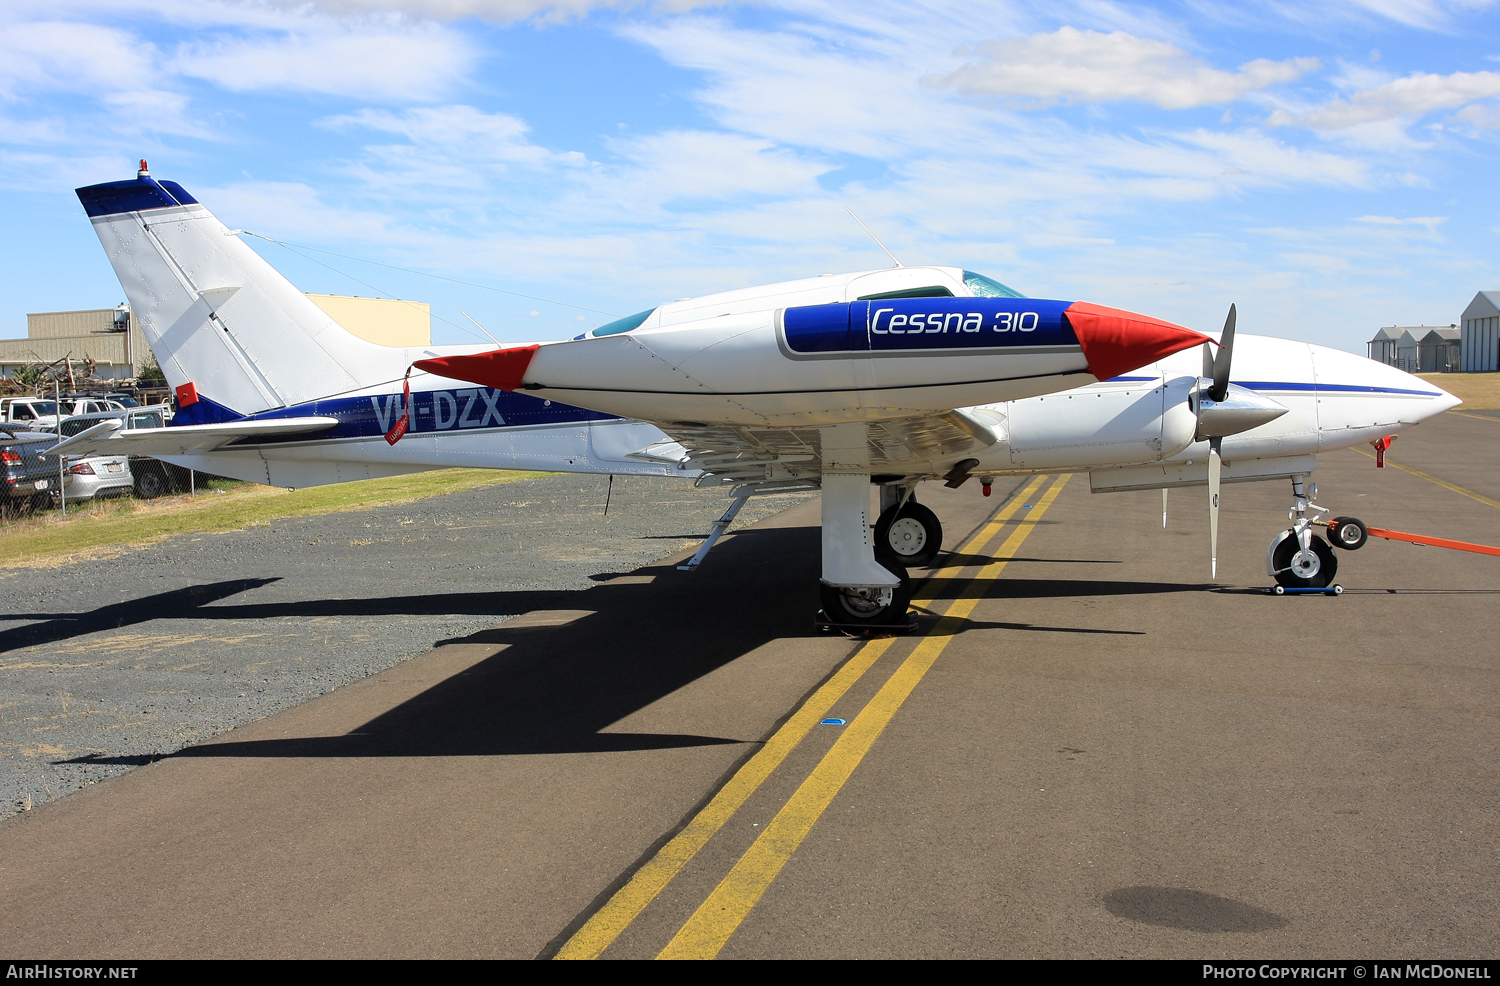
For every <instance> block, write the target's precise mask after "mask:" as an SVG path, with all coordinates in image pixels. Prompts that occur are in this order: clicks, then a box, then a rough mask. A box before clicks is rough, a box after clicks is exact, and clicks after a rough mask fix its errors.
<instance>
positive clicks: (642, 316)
mask: <svg viewBox="0 0 1500 986" xmlns="http://www.w3.org/2000/svg"><path fill="white" fill-rule="evenodd" d="M654 311H656V309H655V308H648V309H646V310H645V311H643V312H636V313H635V314H634V315H626V316H625V317H624V318H617V319H615V320H614V321H613V322H607V323H605V324H604V325H601V326H599V327H598V328H597V329H595V330H594V331H593V332H590V333H589V335H592V336H594V337H595V338H597V337H599V336H612V335H617V334H619V333H621V332H629V331H630V330H631V329H636V328H640V325H641V323H642V322H644V321H646V319H648V318H650V317H651V313H652V312H654Z"/></svg>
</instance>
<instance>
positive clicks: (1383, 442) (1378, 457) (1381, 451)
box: [1370, 435, 1396, 469]
mask: <svg viewBox="0 0 1500 986" xmlns="http://www.w3.org/2000/svg"><path fill="white" fill-rule="evenodd" d="M1395 440H1396V436H1395V435H1387V436H1385V437H1384V438H1377V439H1375V440H1374V441H1373V442H1371V443H1370V444H1371V445H1373V446H1375V468H1376V469H1384V468H1385V450H1386V449H1388V448H1390V447H1391V443H1392V442H1394V441H1395Z"/></svg>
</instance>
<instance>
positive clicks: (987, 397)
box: [57, 161, 1458, 627]
mask: <svg viewBox="0 0 1500 986" xmlns="http://www.w3.org/2000/svg"><path fill="white" fill-rule="evenodd" d="M78 197H79V199H80V200H81V201H82V202H83V206H84V209H85V210H86V212H87V213H88V215H89V216H90V217H91V219H92V221H93V224H94V229H95V231H96V232H97V233H98V234H99V239H100V241H101V242H102V243H103V245H104V249H105V251H106V252H107V253H108V254H109V259H110V262H111V263H112V264H113V265H114V269H115V273H116V274H117V275H118V276H119V278H120V283H121V284H122V285H123V286H124V288H125V293H126V295H127V297H129V299H130V304H131V307H132V308H133V310H134V311H135V313H136V317H137V319H139V321H140V325H141V329H142V331H143V332H144V333H145V335H146V338H147V340H148V341H149V342H150V344H151V348H152V351H153V352H154V353H155V354H156V358H157V361H158V362H159V364H160V365H161V368H162V370H163V372H164V373H165V374H166V377H167V381H168V383H169V384H170V385H171V386H172V387H173V388H175V391H176V394H177V403H178V407H179V411H178V413H177V416H176V417H175V418H174V420H173V421H172V425H171V427H169V428H165V429H156V430H154V431H121V430H119V428H120V425H119V422H117V421H109V422H105V423H103V424H101V425H98V426H95V427H93V428H90V429H89V430H87V431H84V432H82V433H80V434H79V435H77V436H75V437H73V438H71V439H69V440H67V441H65V442H63V443H62V444H61V445H59V446H58V447H57V452H58V453H60V454H72V455H83V454H89V453H92V452H96V451H102V450H105V449H107V450H109V451H110V452H117V453H126V452H129V453H135V454H144V455H154V456H159V457H161V458H163V459H166V460H167V461H170V462H174V463H177V464H178V465H181V466H185V467H191V468H194V469H199V470H202V471H205V472H211V473H217V474H220V475H225V476H233V477H237V478H241V479H246V480H251V481H254V482H260V483H267V484H271V485H275V486H289V487H301V486H316V485H320V484H324V483H337V482H344V481H347V480H354V479H366V478H370V477H374V476H390V475H395V474H399V473H405V472H414V471H418V470H422V469H433V468H442V467H448V466H480V467H486V468H494V469H543V470H556V471H565V472H589V473H610V474H624V475H656V476H678V477H688V478H694V479H696V480H697V482H698V484H699V485H701V486H710V485H712V486H723V487H725V488H726V490H727V491H728V492H729V494H730V496H731V497H732V498H733V502H732V505H731V506H730V507H729V509H728V510H727V511H726V513H725V514H724V516H723V517H722V518H721V519H720V521H719V522H718V523H717V524H715V525H714V530H713V532H712V534H711V535H710V538H709V539H708V541H706V542H705V544H704V545H703V547H702V549H700V551H699V553H698V555H697V556H696V557H695V558H694V559H693V560H692V561H691V562H689V563H688V564H687V565H685V566H683V567H685V568H691V567H693V566H695V565H696V564H697V563H698V562H699V561H700V560H701V559H702V557H703V555H704V554H705V553H706V552H707V550H708V548H709V547H710V546H711V545H712V544H713V541H714V540H715V539H716V538H717V537H718V535H719V534H721V533H722V532H723V530H724V529H725V528H726V527H727V526H728V525H729V523H730V522H731V521H732V520H733V518H734V515H735V513H736V512H737V511H738V510H739V508H740V506H741V505H743V503H744V502H745V500H746V498H748V497H750V496H754V495H757V494H767V493H779V492H788V491H794V490H813V489H816V490H820V491H821V494H822V579H821V583H822V586H821V591H822V603H823V607H824V611H825V613H826V616H827V618H828V619H829V621H830V622H832V623H835V624H839V625H843V626H853V627H871V626H890V625H895V624H900V623H902V622H904V620H905V614H906V608H907V605H908V603H909V601H910V598H911V588H910V581H909V579H908V577H907V574H906V567H907V566H908V565H923V564H927V563H929V562H931V561H932V560H933V558H934V557H935V556H936V555H937V553H938V550H939V547H940V545H941V542H942V532H941V527H940V525H939V523H938V520H937V518H936V517H935V516H934V515H933V514H932V512H931V511H930V510H928V509H926V508H925V507H923V506H922V505H920V504H918V503H917V502H916V500H915V498H914V496H913V493H914V491H915V490H916V487H917V485H918V484H919V483H921V482H922V481H923V480H930V479H942V480H945V481H946V482H947V484H948V485H949V486H958V485H960V484H962V483H963V482H965V481H966V480H967V479H969V478H970V477H975V476H977V477H979V479H980V481H981V483H982V484H983V486H984V491H985V493H986V494H988V492H989V484H990V483H991V482H992V481H993V479H994V478H995V477H997V476H1004V475H1017V474H1026V473H1038V472H1088V473H1089V474H1090V481H1091V484H1092V488H1093V489H1094V491H1095V492H1105V491H1115V490H1141V489H1162V490H1163V491H1165V490H1166V489H1167V488H1168V487H1173V486H1201V485H1204V484H1208V486H1209V492H1210V532H1211V538H1210V539H1211V545H1212V544H1213V543H1214V542H1216V539H1217V534H1216V531H1217V520H1218V498H1219V497H1218V494H1219V489H1218V487H1219V483H1220V481H1221V480H1223V481H1227V482H1235V481H1244V480H1264V479H1274V478H1280V477H1286V478H1290V479H1291V480H1292V483H1293V491H1294V494H1295V498H1294V506H1293V515H1294V517H1293V519H1294V520H1296V523H1295V524H1294V525H1293V527H1292V528H1291V529H1290V530H1288V531H1283V532H1282V533H1281V534H1280V535H1279V536H1278V538H1277V540H1276V541H1275V542H1273V544H1272V548H1271V551H1270V553H1269V555H1268V569H1269V570H1270V573H1271V574H1272V575H1274V576H1275V577H1276V578H1277V580H1278V581H1280V582H1282V583H1283V584H1285V585H1292V586H1303V587H1314V586H1322V585H1327V584H1328V583H1329V582H1330V581H1331V579H1332V575H1333V569H1334V568H1335V566H1336V562H1335V560H1334V557H1333V553H1332V552H1331V551H1330V550H1329V548H1328V543H1327V542H1325V541H1324V540H1322V539H1321V538H1317V537H1314V536H1313V534H1312V532H1311V524H1312V519H1311V518H1310V517H1309V512H1311V513H1312V514H1313V516H1314V517H1315V516H1316V515H1317V514H1318V513H1322V512H1326V511H1324V510H1323V508H1321V507H1316V506H1312V505H1310V504H1309V498H1310V497H1309V493H1310V492H1311V491H1312V490H1315V486H1312V487H1309V486H1308V485H1306V484H1305V480H1306V478H1307V476H1308V475H1309V474H1310V473H1311V472H1312V471H1313V468H1314V465H1315V460H1314V456H1315V455H1316V454H1317V453H1319V452H1326V451H1329V450H1331V449H1338V448H1345V447H1348V446H1353V445H1359V444H1362V443H1365V442H1370V441H1372V440H1377V439H1380V438H1382V437H1384V436H1387V435H1390V434H1391V433H1393V432H1395V431H1398V430H1400V429H1401V428H1403V427H1406V426H1408V425H1412V424H1415V423H1417V422H1420V421H1422V420H1424V419H1426V418H1429V417H1431V416H1433V415H1435V414H1437V413H1439V412H1441V411H1444V410H1446V409H1448V408H1450V407H1453V406H1455V405H1456V404H1457V403H1458V401H1457V399H1456V398H1454V397H1453V396H1452V395H1450V394H1447V393H1445V392H1443V391H1441V390H1439V389H1437V388H1435V387H1433V386H1432V385H1431V384H1428V383H1427V382H1425V381H1423V380H1420V379H1418V378H1416V377H1413V376H1410V375H1408V374H1406V373H1403V372H1401V371H1399V370H1396V369H1394V368H1392V367H1389V366H1385V365H1382V364H1379V363H1375V362H1372V361H1370V360H1367V359H1364V358H1361V357H1357V356H1352V355H1349V354H1347V353H1343V352H1338V351H1335V350H1331V349H1325V348H1322V347H1319V346H1312V345H1308V344H1306V343H1298V342H1291V341H1288V340H1283V339H1272V338H1263V337H1255V336H1241V337H1240V338H1239V340H1238V342H1237V343H1236V342H1235V340H1234V332H1233V327H1234V310H1233V308H1232V307H1231V309H1230V319H1229V322H1228V323H1227V324H1226V327H1225V332H1224V333H1223V334H1222V335H1221V340H1222V345H1221V344H1220V342H1218V341H1213V340H1210V339H1209V337H1207V336H1204V335H1202V334H1200V333H1198V332H1194V331H1192V330H1190V329H1185V328H1183V327H1181V326H1177V325H1173V324H1171V323H1168V322H1163V321H1160V320H1158V319H1153V318H1149V317H1146V316H1142V315H1135V314H1132V313H1130V312H1124V311H1120V310H1117V309H1112V308H1104V307H1101V306H1098V305H1091V304H1088V303H1085V302H1066V301H1045V300H1040V299H1034V298H1026V297H1023V296H1021V295H1019V294H1018V293H1016V292H1015V291H1012V290H1011V289H1010V288H1007V287H1005V286H1004V285H1002V284H1000V283H998V282H996V281H993V280H991V279H989V278H987V277H984V276H982V275H978V274H973V273H970V272H968V271H964V270H960V269H958V268H952V267H901V266H897V267H894V268H890V269H887V270H878V271H864V272H859V273H853V274H840V275H825V276H822V277H815V278H808V279H806V280H799V281H787V282H783V283H780V284H769V285H764V286H762V287H755V288H747V289H744V290H740V291H730V292H725V293H723V294H716V295H710V296H707V297H702V298H694V299H689V300H684V301H677V302H672V303H670V304H665V305H661V306H659V307H657V308H654V309H651V310H650V311H646V312H641V313H639V314H637V315H632V316H630V317H628V318H623V319H620V320H618V321H615V322H611V323H609V324H607V325H603V326H600V327H599V328H597V329H594V330H593V331H591V332H587V333H584V334H583V335H580V336H578V337H576V338H574V339H571V340H566V341H559V342H548V343H540V344H534V345H524V346H506V347H502V348H499V349H495V348H493V347H490V346H444V347H434V348H429V349H400V348H388V347H384V346H378V345H374V344H372V343H368V342H365V341H363V340H361V339H359V338H356V337H355V336H353V335H351V334H350V333H348V332H347V331H345V330H344V329H342V328H341V327H339V326H338V325H337V324H336V323H335V322H334V321H333V320H332V319H331V318H329V317H328V316H327V315H326V314H324V313H323V312H322V311H321V310H320V309H318V308H317V307H316V306H315V305H314V304H313V303H312V302H311V301H309V300H308V299H307V298H306V297H305V296H304V295H303V294H302V293H301V292H300V291H298V290H297V289H296V288H295V287H293V286H292V285H291V284H290V283H289V282H288V281H287V280H286V279H285V278H283V277H282V276H281V275H280V274H278V273H277V272H276V271H275V270H274V269H273V268H272V267H271V266H270V265H268V264H267V263H266V262H265V261H264V260H263V259H262V258H261V257H260V255H259V254H257V253H255V251H253V250H251V249H250V248H249V247H248V246H247V245H245V244H244V243H243V242H242V241H241V240H240V238H239V236H238V235H237V234H238V233H239V232H240V231H239V230H230V229H226V228H225V227H224V225H223V224H222V223H220V222H219V221H218V220H217V219H215V218H214V216H213V215H212V214H211V213H210V212H209V211H208V210H207V209H205V208H204V207H203V206H202V205H200V204H199V203H198V202H197V200H196V199H194V198H193V197H192V196H191V195H189V194H188V193H187V192H186V191H184V190H183V188H182V187H181V186H180V185H178V184H176V183H174V182H170V181H161V182H158V181H156V180H155V179H153V178H152V177H151V175H150V173H149V172H148V171H147V170H146V166H145V162H144V161H142V162H141V170H140V172H139V173H138V175H137V177H136V178H135V180H133V181H119V182H109V183H107V184H102V185H92V186H89V187H87V188H81V189H79V190H78ZM1211 346H1215V347H1218V348H1217V351H1216V354H1215V351H1214V350H1213V349H1211V348H1210V347H1211ZM1200 347H1201V348H1202V355H1201V356H1200V354H1199V352H1197V350H1198V349H1199V348H1200ZM1231 354H1234V355H1233V359H1234V369H1235V373H1236V377H1237V381H1238V382H1236V383H1231V382H1230V380H1229V375H1230V361H1231ZM413 368H414V369H413ZM404 385H405V386H406V387H407V388H409V396H408V395H407V393H404ZM872 483H873V484H876V485H877V486H878V487H879V488H880V504H881V513H880V515H879V519H878V523H877V524H876V525H875V528H874V532H873V536H872V531H871V524H870V499H871V497H870V486H871V484H872ZM1163 496H1165V493H1164V494H1163ZM1333 530H1334V531H1335V535H1334V541H1335V543H1340V544H1342V546H1345V547H1358V544H1357V543H1355V542H1356V541H1357V542H1358V543H1363V532H1362V531H1361V530H1360V529H1359V528H1358V527H1357V526H1356V525H1346V527H1344V528H1340V527H1337V526H1335V527H1334V528H1333ZM1215 553H1216V548H1212V547H1211V551H1210V555H1211V557H1212V556H1213V555H1214V554H1215Z"/></svg>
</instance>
